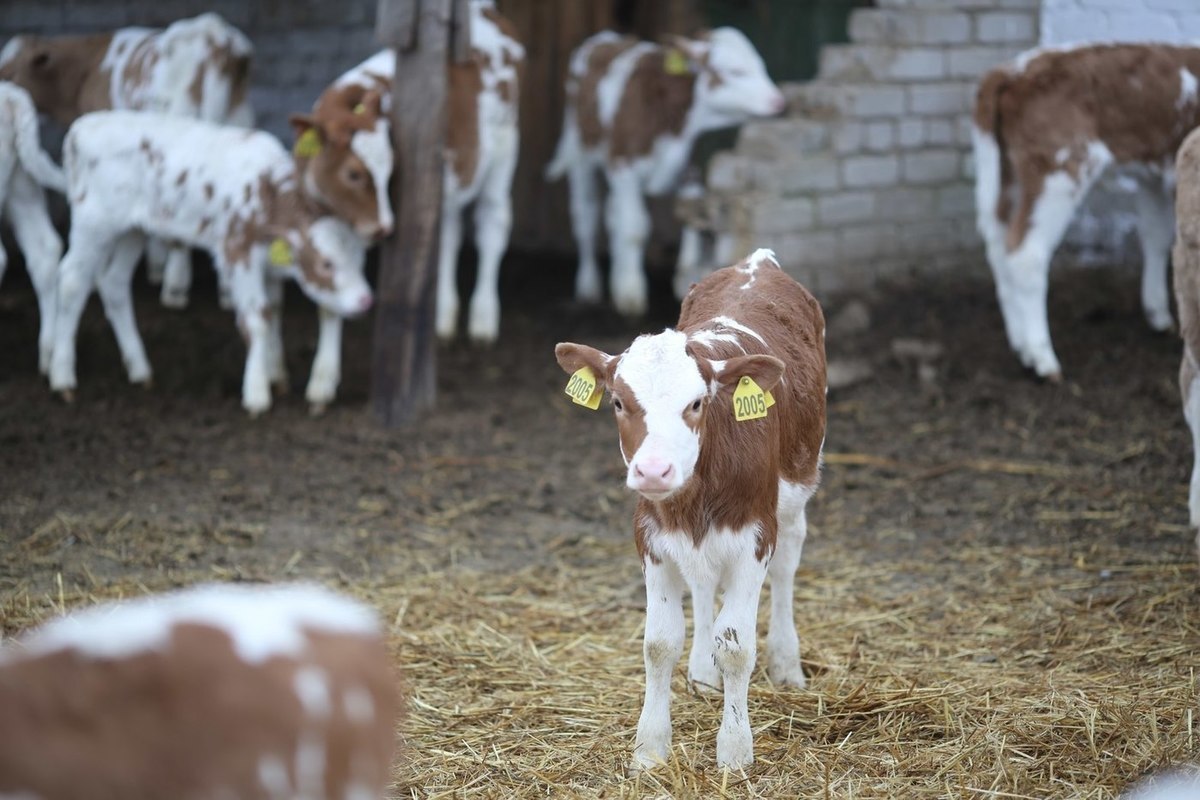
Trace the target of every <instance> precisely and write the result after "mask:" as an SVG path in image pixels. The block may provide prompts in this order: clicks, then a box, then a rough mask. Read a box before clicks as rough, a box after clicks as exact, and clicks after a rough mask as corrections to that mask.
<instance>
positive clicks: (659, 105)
mask: <svg viewBox="0 0 1200 800" xmlns="http://www.w3.org/2000/svg"><path fill="white" fill-rule="evenodd" d="M664 53H665V51H664V50H662V49H656V50H653V51H651V52H649V53H646V54H645V55H643V56H641V57H640V58H639V59H638V62H637V66H636V67H634V70H633V74H632V75H630V76H629V82H628V83H626V84H625V92H624V94H622V95H621V102H620V103H619V104H618V105H617V113H616V116H615V117H614V118H613V124H612V138H611V140H610V142H609V155H610V156H611V157H612V158H613V159H614V160H617V161H620V160H622V159H631V158H638V157H640V156H644V155H648V154H649V153H650V151H652V150H653V149H654V142H655V140H656V139H658V138H659V137H661V136H664V135H667V134H678V133H681V132H682V131H683V126H684V124H685V123H686V122H687V116H688V112H690V111H691V109H692V101H693V99H694V96H695V92H696V75H695V74H693V73H688V74H684V75H670V74H668V73H667V71H666V69H664V67H663V60H664Z"/></svg>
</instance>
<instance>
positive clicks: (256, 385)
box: [225, 248, 271, 416]
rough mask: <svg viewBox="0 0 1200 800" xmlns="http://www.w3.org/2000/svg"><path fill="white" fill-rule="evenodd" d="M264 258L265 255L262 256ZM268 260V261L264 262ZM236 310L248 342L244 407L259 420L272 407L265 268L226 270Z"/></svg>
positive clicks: (239, 328) (250, 267) (243, 390)
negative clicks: (260, 415)
mask: <svg viewBox="0 0 1200 800" xmlns="http://www.w3.org/2000/svg"><path fill="white" fill-rule="evenodd" d="M260 249H261V248H260ZM263 255H264V256H265V253H264V254H263ZM263 260H265V258H264V259H263ZM225 271H226V273H227V274H228V275H229V276H230V288H231V289H232V291H233V299H234V303H235V304H236V306H237V321H238V330H240V331H241V333H242V337H243V338H244V339H245V340H246V368H245V371H244V372H243V374H242V407H243V408H245V409H246V411H248V412H250V415H251V416H258V415H259V414H261V413H262V412H264V411H266V410H267V409H269V408H270V407H271V380H270V372H269V369H268V367H269V364H268V360H269V357H270V352H269V350H270V344H269V342H268V337H269V336H270V326H269V323H268V321H267V317H268V316H269V312H268V310H267V306H268V304H267V293H266V286H265V284H264V280H263V272H264V270H263V267H262V265H261V264H258V265H249V266H247V265H244V264H234V265H231V267H230V268H229V269H226V270H225Z"/></svg>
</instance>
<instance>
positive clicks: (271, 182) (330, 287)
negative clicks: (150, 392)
mask: <svg viewBox="0 0 1200 800" xmlns="http://www.w3.org/2000/svg"><path fill="white" fill-rule="evenodd" d="M63 166H64V168H65V170H66V173H67V184H68V195H67V199H68V200H69V201H70V203H71V233H70V241H69V245H68V248H67V253H66V255H65V256H64V257H63V260H62V264H61V265H60V267H59V282H58V316H57V320H56V327H55V335H54V352H53V355H52V357H51V360H50V386H51V388H52V389H54V390H55V391H58V392H63V393H64V394H68V393H70V392H71V391H72V390H73V389H74V388H75V335H76V332H77V330H78V326H79V318H80V315H81V314H82V312H83V307H84V304H85V303H86V302H87V298H88V295H89V294H90V293H91V290H92V287H93V286H95V287H96V288H97V289H98V291H99V293H100V299H101V301H102V302H103V304H104V309H105V313H106V315H107V316H108V319H109V322H110V323H111V324H112V326H113V331H114V333H115V334H116V337H117V342H118V345H119V346H120V348H121V355H122V357H123V358H124V360H125V366H126V369H127V370H128V372H129V379H130V380H131V381H133V382H135V383H145V382H148V381H149V380H150V363H149V361H148V360H147V359H146V352H145V348H144V347H143V345H142V340H141V337H140V335H139V334H138V330H137V323H136V322H135V321H134V318H133V304H132V297H131V294H130V282H131V279H132V275H133V270H134V268H135V267H136V264H137V258H138V254H139V253H140V252H141V248H142V243H143V239H144V237H145V236H147V235H149V236H159V237H162V238H165V239H171V240H173V241H179V242H183V243H185V244H188V245H190V246H193V247H199V248H202V249H204V250H206V251H208V252H209V254H210V255H211V256H212V258H213V265H214V266H215V267H216V269H217V271H218V275H220V276H221V278H222V280H223V281H224V282H225V283H226V284H227V285H228V286H229V287H230V291H231V293H232V296H233V301H234V307H235V310H236V312H237V321H238V327H239V329H240V330H241V332H242V335H243V336H244V337H245V339H246V341H247V345H248V352H247V355H246V368H245V378H244V380H243V384H242V405H243V406H244V407H245V408H246V410H247V411H249V412H251V413H252V414H256V413H259V412H262V411H265V410H266V409H268V408H269V407H270V405H271V391H270V384H271V383H275V384H277V385H278V384H286V381H287V373H286V369H285V367H284V360H283V343H282V338H281V320H280V316H281V307H282V301H283V285H282V281H283V280H284V279H286V278H289V277H290V278H294V279H295V280H296V281H297V282H298V283H299V285H300V288H301V289H302V290H303V291H304V293H305V294H307V295H308V296H309V297H310V298H311V299H312V300H313V301H314V302H315V303H316V304H317V305H318V306H320V307H321V308H322V309H324V310H325V311H326V312H328V314H325V315H323V316H322V324H321V342H320V343H319V344H318V347H317V356H316V359H315V361H314V363H313V371H312V377H311V379H310V382H309V386H308V399H309V401H310V402H311V403H313V404H314V405H318V406H319V405H324V404H325V403H328V402H329V401H330V400H332V398H333V395H334V392H335V391H336V389H337V383H338V378H339V375H340V354H339V353H338V352H337V349H336V345H337V342H336V341H331V340H330V339H328V338H327V336H328V335H329V333H330V332H329V331H327V327H329V320H330V319H333V320H334V321H338V318H339V317H342V316H355V315H357V314H361V313H362V312H364V311H366V310H367V309H368V308H370V306H371V302H372V294H371V288H370V286H369V285H368V284H367V281H366V278H365V277H364V276H363V266H364V259H365V252H366V249H365V245H364V244H363V241H362V239H361V238H360V237H359V236H358V235H357V234H356V233H355V232H354V229H353V228H352V227H351V224H350V223H348V222H346V221H344V220H342V219H341V218H340V217H335V216H333V215H331V214H329V213H328V212H327V211H324V210H323V209H319V208H317V207H316V206H315V205H314V204H312V203H311V202H310V201H309V200H308V198H307V197H306V196H305V194H304V193H303V192H302V191H300V187H299V181H298V176H297V174H296V165H295V161H294V159H293V158H292V155H291V154H290V153H288V152H287V150H285V149H284V147H283V145H282V144H280V142H279V141H278V140H277V139H276V138H275V137H273V136H271V135H269V134H267V133H262V132H257V131H248V130H245V129H242V128H234V127H230V126H226V125H212V124H209V123H207V122H201V121H199V120H193V119H184V118H182V117H174V116H165V115H162V114H151V113H147V112H132V111H98V112H95V113H92V114H87V115H85V116H83V117H81V118H80V119H79V120H78V121H77V122H76V123H75V124H74V125H72V126H71V129H70V130H69V131H68V132H67V138H66V141H65V143H64V144H63ZM335 327H336V331H334V332H333V333H335V334H336V336H338V337H340V333H341V327H340V321H339V324H338V325H337V326H335Z"/></svg>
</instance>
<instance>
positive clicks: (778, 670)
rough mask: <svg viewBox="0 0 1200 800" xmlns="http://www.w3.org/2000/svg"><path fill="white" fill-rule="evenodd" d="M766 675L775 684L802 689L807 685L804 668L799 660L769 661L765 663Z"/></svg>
mask: <svg viewBox="0 0 1200 800" xmlns="http://www.w3.org/2000/svg"><path fill="white" fill-rule="evenodd" d="M767 677H768V678H770V679H771V683H773V684H775V685H776V686H787V687H790V688H793V689H803V688H804V687H805V686H807V685H808V681H807V679H805V677H804V670H802V669H801V668H800V664H799V662H781V663H779V664H776V663H773V662H772V663H770V664H768V665H767Z"/></svg>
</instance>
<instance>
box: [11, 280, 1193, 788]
mask: <svg viewBox="0 0 1200 800" xmlns="http://www.w3.org/2000/svg"><path fill="white" fill-rule="evenodd" d="M510 261H511V262H512V263H510V264H509V265H508V267H507V272H506V275H505V279H504V285H503V287H502V289H503V297H504V319H503V332H502V340H501V343H500V344H499V345H498V346H497V347H495V348H492V349H489V350H479V349H474V348H471V347H468V346H466V345H455V346H452V347H446V348H443V349H442V350H441V351H440V352H439V372H440V375H439V399H438V409H437V411H436V412H433V413H430V414H429V415H428V418H426V419H424V420H422V421H421V423H420V424H419V425H417V426H415V427H414V428H412V429H409V430H404V431H384V430H381V429H379V428H378V427H377V426H376V425H375V424H374V423H373V421H372V419H371V417H370V414H369V413H368V410H367V408H366V398H367V387H368V372H367V366H368V361H369V359H368V348H369V342H370V333H371V324H370V320H361V321H356V322H352V323H350V324H349V325H348V327H347V336H346V343H345V344H346V346H345V366H344V374H343V380H342V386H341V391H340V393H339V399H338V401H337V403H336V404H335V405H334V406H333V407H332V408H331V409H330V410H329V411H328V413H327V414H325V415H324V416H322V417H319V418H312V417H310V416H309V415H308V413H307V409H306V408H305V405H304V402H303V388H304V382H305V380H306V379H307V372H308V365H309V363H310V362H311V357H312V353H313V347H314V339H315V313H314V312H313V311H312V309H311V305H310V304H308V303H307V301H305V300H303V299H302V298H300V297H299V296H298V295H296V294H291V295H289V302H290V308H289V311H288V315H287V318H286V340H287V345H288V363H289V367H290V369H291V372H292V391H291V393H290V395H289V396H287V397H284V398H282V399H280V400H278V401H277V405H276V407H275V408H274V409H273V410H272V411H271V412H270V413H268V414H267V415H265V416H264V417H262V418H259V419H255V420H252V419H249V418H247V417H246V415H245V414H244V413H243V412H242V410H241V407H240V404H239V399H238V398H239V396H240V395H239V388H240V380H241V372H242V364H243V351H242V345H241V342H240V340H239V338H238V336H237V333H236V330H235V327H234V324H233V320H232V317H231V315H230V314H228V313H227V312H223V311H220V310H219V309H218V308H217V307H216V303H215V297H214V295H215V289H214V287H213V285H212V282H211V279H208V275H207V274H205V275H203V277H201V278H200V279H199V282H198V286H197V288H196V291H195V293H194V297H193V302H192V307H191V308H189V309H188V310H186V311H183V312H176V311H169V310H166V309H163V308H161V307H160V306H159V305H158V304H157V302H156V299H155V294H154V290H153V289H152V287H149V286H145V285H141V284H139V287H138V297H137V300H138V307H137V313H138V319H139V323H140V327H141V330H142V333H143V336H144V338H145V340H146V344H147V349H148V352H149V356H150V360H151V363H152V364H153V366H154V370H155V373H154V387H153V388H152V389H150V390H143V389H140V388H136V387H131V386H129V385H128V384H127V383H126V382H125V378H124V371H123V368H122V366H121V363H120V358H119V355H118V353H117V349H116V345H115V343H114V341H113V339H112V336H111V333H110V331H109V330H108V327H107V323H106V322H105V320H104V319H103V315H102V313H101V312H100V310H99V308H98V303H97V302H96V301H95V300H93V301H92V304H91V305H90V306H89V309H88V313H87V314H86V316H85V318H84V323H83V326H82V328H81V334H80V342H79V364H80V369H79V379H80V389H79V392H78V398H77V400H76V402H75V403H74V404H73V405H70V406H68V405H64V404H63V403H61V402H59V401H57V400H55V399H52V398H51V396H50V394H49V392H48V390H47V388H46V386H45V384H44V382H43V380H42V379H40V378H39V376H38V374H37V369H36V311H35V305H34V302H33V298H32V294H31V292H30V290H29V287H28V284H27V282H25V279H24V276H23V275H22V274H21V273H20V271H19V270H10V275H9V276H8V278H7V279H6V282H5V285H4V286H3V288H2V289H0V463H2V466H0V554H2V555H0V633H2V634H4V635H11V634H14V633H16V632H17V631H18V630H20V629H21V628H22V627H24V626H26V625H29V624H31V623H33V622H35V621H36V620H38V619H40V618H43V617H45V616H46V615H48V614H51V613H54V612H56V611H58V610H59V609H61V608H64V607H69V606H71V605H74V604H78V603H82V602H87V601H89V600H91V599H93V598H101V597H113V596H120V595H127V594H130V593H135V592H141V591H146V590H157V589H161V588H166V587H170V586H177V585H182V584H186V583H191V582H195V581H198V580H214V579H219V580H271V581H278V580H285V579H293V578H294V579H315V580H321V581H323V582H326V583H329V584H331V585H334V586H338V587H342V588H345V589H347V590H349V591H352V592H354V593H356V594H359V595H360V596H364V597H366V598H368V599H369V600H371V601H372V602H374V603H376V605H377V606H378V607H379V608H380V611H381V612H382V613H383V615H384V617H385V619H387V620H388V621H389V624H390V625H391V626H392V628H391V630H392V633H393V642H394V645H395V648H396V652H397V659H398V663H399V664H400V667H401V669H402V671H403V673H404V676H405V681H406V683H407V685H408V686H409V690H410V693H411V697H410V713H409V719H408V721H407V723H406V725H407V730H406V733H405V740H406V753H407V756H406V759H405V762H404V764H403V765H402V766H401V767H400V768H399V771H398V775H397V787H396V790H395V791H396V794H397V796H418V797H433V796H460V795H471V796H480V797H517V796H520V797H534V796H543V797H544V796H552V797H553V796H587V797H596V796H604V797H617V796H642V795H645V796H662V795H664V794H667V795H671V796H676V797H678V796H718V795H720V794H722V793H727V794H728V795H729V796H747V795H754V796H767V797H771V796H776V797H779V796H809V795H820V794H821V793H824V794H825V796H838V797H850V796H854V797H889V796H891V797H899V796H913V797H917V796H921V797H926V796H927V797H976V796H996V797H1001V796H1003V797H1018V796H1020V797H1027V796H1028V797H1098V798H1100V797H1112V796H1114V795H1115V793H1116V792H1118V791H1119V790H1120V789H1121V788H1122V787H1123V786H1125V785H1127V784H1128V783H1129V782H1130V781H1133V780H1135V779H1136V778H1138V777H1139V776H1141V775H1143V774H1145V773H1147V772H1150V771H1152V770H1154V769H1156V768H1158V767H1161V766H1163V765H1165V764H1167V763H1178V762H1185V761H1188V760H1195V759H1196V758H1197V757H1198V756H1200V741H1197V740H1196V739H1194V736H1193V731H1194V727H1193V719H1192V717H1193V712H1192V710H1193V709H1194V708H1195V707H1196V685H1195V681H1194V675H1193V668H1194V667H1195V666H1196V664H1197V658H1196V656H1197V653H1198V652H1200V608H1198V606H1200V592H1198V591H1197V586H1198V584H1197V574H1196V566H1195V551H1194V544H1193V534H1192V533H1191V532H1189V531H1188V529H1187V527H1186V525H1185V523H1186V521H1187V511H1186V496H1187V495H1186V484H1187V479H1188V474H1189V470H1190V466H1191V448H1190V438H1189V436H1188V435H1187V430H1186V426H1185V424H1184V422H1183V419H1182V414H1181V412H1180V406H1179V399H1178V389H1177V383H1176V374H1177V370H1178V359H1179V352H1180V345H1179V343H1178V340H1177V338H1176V337H1175V336H1173V335H1155V334H1153V333H1151V332H1150V331H1149V330H1148V328H1147V326H1146V325H1145V324H1144V322H1143V320H1142V317H1141V313H1140V310H1139V308H1138V302H1137V296H1138V292H1137V278H1136V276H1135V275H1132V274H1129V273H1124V272H1120V271H1105V270H1088V271H1067V272H1062V273H1060V274H1058V275H1057V277H1056V279H1055V280H1054V281H1053V283H1052V287H1051V326H1052V331H1053V333H1054V335H1055V344H1056V347H1057V350H1058V353H1059V356H1060V359H1061V360H1062V363H1063V365H1064V370H1065V373H1066V382H1065V383H1064V384H1063V385H1060V386H1054V385H1043V384H1039V383H1038V382H1036V381H1034V380H1032V379H1031V378H1029V377H1028V376H1027V375H1026V374H1025V373H1024V372H1023V371H1022V370H1021V369H1020V367H1019V365H1018V363H1017V361H1016V359H1015V357H1013V356H1012V355H1011V354H1010V353H1009V352H1008V349H1007V345H1006V344H1005V342H1004V337H1003V333H1002V329H1001V324H1000V318H999V314H998V311H997V308H996V305H995V300H994V296H993V290H992V286H991V282H990V279H989V277H988V275H987V273H986V270H985V268H983V267H982V265H977V266H976V267H975V268H973V269H971V270H968V271H966V272H965V273H964V274H963V275H961V276H951V277H948V278H945V279H939V280H923V281H905V282H899V283H893V284H889V285H887V286H883V287H879V288H878V289H876V290H874V291H872V292H870V293H866V294H862V295H858V296H857V299H861V300H863V301H865V302H866V304H867V306H868V307H869V309H870V313H871V322H870V325H869V326H868V327H867V328H866V329H865V330H863V331H860V332H857V333H853V334H849V335H839V334H838V332H837V331H836V329H832V328H831V331H830V335H829V339H828V346H829V354H830V357H831V359H835V360H839V359H840V360H845V359H862V360H865V361H867V362H869V364H870V365H871V367H872V369H873V374H872V375H871V377H870V378H868V379H867V380H865V381H863V382H861V383H859V384H856V385H854V386H852V387H849V388H845V389H840V390H837V391H834V392H833V393H831V395H830V406H829V429H828V436H827V440H826V453H827V466H826V468H825V473H824V482H823V485H822V488H821V490H820V492H819V493H818V495H817V496H816V498H815V499H814V501H813V502H812V504H811V505H810V513H809V520H810V536H809V540H808V545H807V547H806V552H805V558H804V563H803V564H802V565H801V570H800V574H799V577H798V579H797V581H798V584H797V585H798V591H797V622H798V626H799V628H800V631H801V636H802V641H803V645H804V647H805V662H806V663H805V666H806V669H807V671H808V672H809V674H810V676H811V677H812V680H811V686H810V689H809V690H807V691H804V692H794V693H775V692H772V691H771V689H770V687H769V685H768V684H767V683H766V680H765V676H761V675H759V676H756V679H755V690H754V694H753V696H752V702H753V703H754V704H755V707H754V708H752V709H751V717H752V721H753V722H754V723H755V725H756V728H755V730H756V736H757V740H758V754H759V759H758V761H757V762H756V764H755V765H754V768H753V769H752V770H750V771H749V773H748V775H746V776H741V777H735V779H734V780H733V781H732V783H730V782H729V781H730V779H729V777H728V776H725V777H722V776H721V775H720V773H719V772H717V771H716V770H715V769H714V768H713V767H712V762H713V759H714V737H715V731H716V727H717V724H718V714H719V703H717V704H715V705H714V704H713V703H712V701H709V700H704V699H697V698H689V697H687V696H686V695H683V694H682V683H683V681H682V677H680V681H679V685H678V687H677V688H678V689H679V691H680V696H679V697H677V700H676V707H677V711H676V714H677V722H676V739H677V746H678V747H679V748H680V755H679V763H678V764H677V765H676V766H675V768H674V771H673V772H671V774H670V775H668V776H666V777H658V778H650V777H646V778H641V779H636V780H635V779H627V778H624V777H622V771H623V770H622V768H623V765H624V763H625V761H626V760H627V758H628V750H629V747H630V745H631V742H632V730H633V727H634V725H635V724H636V719H637V713H638V708H639V703H640V685H641V682H640V675H639V673H640V645H639V639H640V614H641V612H640V604H641V594H640V592H641V589H640V573H639V570H638V565H637V563H636V559H635V554H634V550H633V545H632V541H631V534H630V526H629V515H630V511H631V509H632V505H633V500H632V498H631V497H630V496H629V495H628V494H627V493H626V491H625V490H624V489H623V471H624V470H623V466H622V464H621V459H620V455H619V452H618V450H617V447H616V441H615V438H616V437H615V431H614V428H613V423H612V420H611V419H610V418H609V414H608V413H607V411H606V410H604V411H602V412H601V413H592V412H589V411H587V410H585V409H582V408H580V407H577V406H573V405H571V404H570V402H569V401H568V400H567V398H566V397H565V396H564V395H563V394H562V388H563V385H564V384H565V378H566V376H565V375H563V374H562V372H561V371H560V370H559V369H558V367H557V365H556V364H555V362H554V358H553V346H554V344H555V342H557V341H562V340H574V341H583V342H586V343H589V344H594V345H596V346H600V347H603V348H607V349H612V350H620V349H622V348H623V347H624V346H625V345H626V344H627V343H628V341H629V340H630V339H631V337H632V336H633V335H635V334H636V333H637V332H639V331H642V330H655V329H658V328H661V327H663V326H665V325H667V324H670V322H671V321H672V319H673V315H674V313H675V310H676V309H675V307H674V306H673V305H672V303H671V302H670V299H669V297H668V296H667V295H666V290H665V286H666V284H665V281H663V280H660V281H659V282H658V284H656V292H657V297H656V302H655V303H654V308H653V310H652V313H651V315H650V318H649V319H648V320H645V321H643V322H641V323H636V324H635V323H631V322H628V321H624V320H622V319H620V318H618V317H617V316H615V315H614V314H612V313H610V312H607V311H603V310H597V309H587V308H579V307H577V306H575V305H574V304H573V303H571V302H570V301H569V299H568V297H569V287H570V265H569V264H561V263H554V262H540V261H532V260H528V261H525V260H521V259H519V258H513V259H510ZM200 274H201V273H199V272H198V275H200ZM660 278H661V276H660ZM849 299H851V298H844V297H842V298H831V299H829V302H827V304H826V313H827V316H829V317H830V318H831V319H832V318H833V317H834V316H836V315H837V313H838V312H839V310H840V309H841V308H843V307H844V306H845V304H846V302H847V301H848V300H849ZM898 338H916V339H919V340H924V341H929V342H936V343H939V344H940V345H942V346H943V347H944V354H943V355H942V357H941V358H939V359H938V360H937V361H936V369H935V374H934V375H933V379H932V380H924V381H922V380H920V379H919V378H918V374H917V370H916V368H915V366H914V365H913V364H911V363H907V362H905V361H902V360H900V359H898V358H897V357H896V356H895V355H894V354H893V351H892V342H893V341H894V340H895V339H898ZM581 660H582V661H581ZM583 664H586V668H585V666H583ZM581 676H585V677H587V680H589V681H593V683H591V684H588V685H583V684H582V683H580V681H581V680H582V679H583V678H582V677H581ZM529 686H534V687H535V688H536V691H534V692H533V694H532V695H530V693H529V692H530V690H529ZM589 692H594V697H592V698H591V699H588V697H587V695H588V693H589ZM922 692H932V694H929V695H928V696H926V695H924V694H922ZM864 697H870V702H869V703H866V704H865V705H864V704H863V703H864V699H863V698H864ZM1080 698H1082V699H1080ZM1005 703H1009V705H1008V706H1005ZM1077 706H1078V707H1077ZM1080 709H1083V711H1080ZM943 715H944V719H942V717H943ZM1047 719H1051V720H1057V722H1056V723H1054V724H1050V723H1047V722H1045V720H1047ZM932 728H936V729H937V731H936V732H931V729H932ZM902 733H903V736H902V735H901V734H902ZM893 734H895V741H894V742H892V741H890V738H891V737H892V736H893ZM910 734H911V735H910ZM885 739H888V740H889V741H886V742H885V741H884V740H885Z"/></svg>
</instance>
